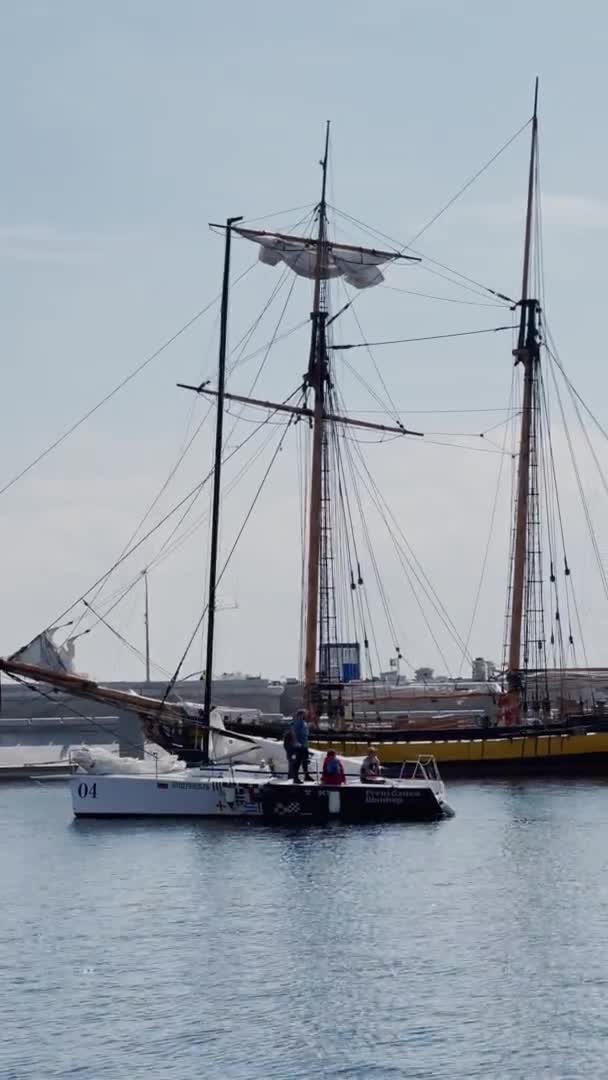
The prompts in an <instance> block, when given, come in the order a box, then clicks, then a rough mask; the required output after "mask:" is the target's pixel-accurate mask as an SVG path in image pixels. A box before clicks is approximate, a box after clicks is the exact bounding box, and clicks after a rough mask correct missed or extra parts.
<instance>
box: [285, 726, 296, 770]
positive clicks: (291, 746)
mask: <svg viewBox="0 0 608 1080" xmlns="http://www.w3.org/2000/svg"><path fill="white" fill-rule="evenodd" d="M296 745H297V743H296V737H295V734H294V730H293V725H292V724H290V725H289V727H288V728H287V731H286V732H285V736H284V738H283V749H284V751H285V756H286V758H287V776H288V778H289V780H293V764H294V758H295V755H296Z"/></svg>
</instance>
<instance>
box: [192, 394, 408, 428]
mask: <svg viewBox="0 0 608 1080" xmlns="http://www.w3.org/2000/svg"><path fill="white" fill-rule="evenodd" d="M177 385H178V386H179V387H180V388H181V389H182V390H194V391H195V392H196V393H197V394H208V395H209V396H210V397H217V393H218V391H217V390H209V389H208V388H207V387H206V386H189V385H188V384H187V383H178V384H177ZM224 398H225V399H226V401H239V402H243V403H244V404H246V405H256V406H259V408H261V409H272V411H273V412H285V413H290V414H291V415H292V416H293V415H294V414H295V415H296V416H308V417H312V416H314V412H313V410H312V409H307V408H306V407H305V406H301V405H288V404H287V403H286V402H277V401H263V400H262V399H261V398H250V397H244V396H243V395H242V394H228V393H225V394H224ZM324 419H325V420H329V421H330V423H332V422H333V423H336V424H346V425H348V426H349V427H358V428H368V429H370V430H371V431H388V432H391V433H393V434H396V435H418V436H420V437H423V435H424V432H423V431H410V429H409V428H406V427H401V426H395V427H392V426H390V425H387V424H375V423H373V421H371V420H354V419H352V418H351V417H350V416H337V415H336V414H335V413H325V414H324Z"/></svg>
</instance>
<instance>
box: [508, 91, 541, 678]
mask: <svg viewBox="0 0 608 1080" xmlns="http://www.w3.org/2000/svg"><path fill="white" fill-rule="evenodd" d="M537 105H538V78H537V80H536V86H535V90H534V113H533V116H532V139H531V145H530V168H529V173H528V201H527V208H526V231H525V237H524V260H523V273H522V285H521V301H520V304H521V317H520V323H519V337H518V342H517V349H515V350H514V355H515V357H516V360H515V363H516V364H518V363H520V362H521V363H522V364H523V369H524V397H523V407H522V414H521V432H520V442H519V464H518V473H517V502H516V512H515V543H514V550H513V585H512V592H511V634H510V640H509V663H508V670H509V684H510V687H511V689H519V688H520V682H521V680H520V670H521V637H522V622H523V606H524V588H525V573H526V561H527V530H528V502H529V496H530V434H531V430H532V408H533V391H534V366H535V362H536V360H537V356H538V347H537V342H536V307H537V304H536V301H535V300H532V301H530V300H529V295H528V294H529V285H530V250H531V245H532V223H533V222H532V219H533V206H534V180H535V171H536V144H537V135H538V120H537Z"/></svg>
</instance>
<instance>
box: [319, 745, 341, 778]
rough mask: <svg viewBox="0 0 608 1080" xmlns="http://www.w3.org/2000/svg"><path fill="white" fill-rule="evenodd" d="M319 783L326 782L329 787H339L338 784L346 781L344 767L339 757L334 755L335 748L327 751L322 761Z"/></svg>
mask: <svg viewBox="0 0 608 1080" xmlns="http://www.w3.org/2000/svg"><path fill="white" fill-rule="evenodd" d="M321 783H322V784H328V785H329V786H330V787H339V786H340V784H345V783H346V774H345V772H344V767H343V765H342V762H341V761H340V759H339V757H337V756H336V751H335V750H328V751H327V754H326V756H325V761H324V762H323V772H322V774H321Z"/></svg>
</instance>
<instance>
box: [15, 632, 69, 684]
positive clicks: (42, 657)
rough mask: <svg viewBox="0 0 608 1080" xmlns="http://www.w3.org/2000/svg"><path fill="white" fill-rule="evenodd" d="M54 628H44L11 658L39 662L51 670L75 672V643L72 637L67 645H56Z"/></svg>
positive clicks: (65, 672) (25, 662)
mask: <svg viewBox="0 0 608 1080" xmlns="http://www.w3.org/2000/svg"><path fill="white" fill-rule="evenodd" d="M53 632H54V631H53V630H43V631H42V633H41V634H38V636H37V637H35V638H34V639H33V640H32V641H30V642H29V644H28V645H24V646H23V648H21V649H19V650H18V652H16V653H13V655H12V656H11V657H10V659H11V660H20V661H21V662H22V663H24V664H37V665H39V666H40V667H42V668H47V669H48V670H49V671H56V672H63V673H64V674H66V675H71V674H73V672H74V663H73V661H74V643H73V641H72V639H71V638H68V640H67V641H66V642H65V645H56V644H55V642H54V641H53Z"/></svg>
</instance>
